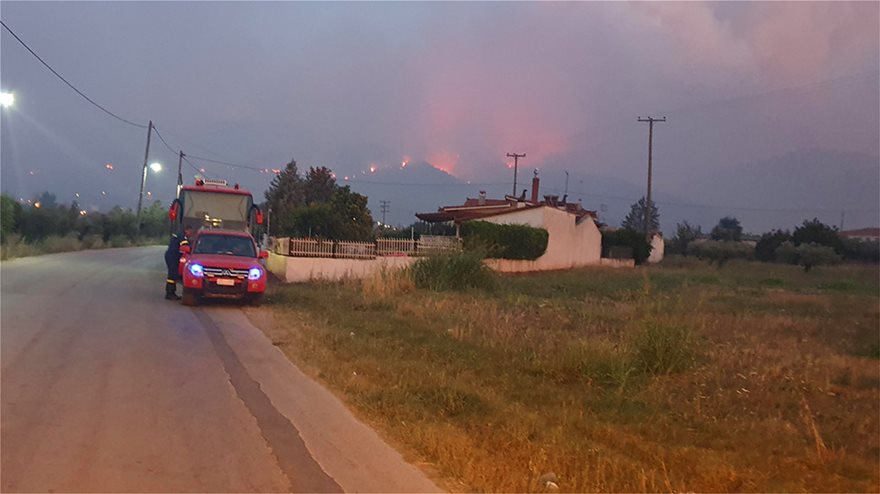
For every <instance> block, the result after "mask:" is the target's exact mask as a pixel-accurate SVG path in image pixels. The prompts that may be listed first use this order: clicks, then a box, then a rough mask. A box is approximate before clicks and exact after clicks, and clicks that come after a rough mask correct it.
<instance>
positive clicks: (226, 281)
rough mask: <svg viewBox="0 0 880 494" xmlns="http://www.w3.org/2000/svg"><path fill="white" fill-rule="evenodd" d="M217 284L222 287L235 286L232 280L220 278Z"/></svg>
mask: <svg viewBox="0 0 880 494" xmlns="http://www.w3.org/2000/svg"><path fill="white" fill-rule="evenodd" d="M217 284H218V285H221V286H235V280H231V279H228V278H218V279H217Z"/></svg>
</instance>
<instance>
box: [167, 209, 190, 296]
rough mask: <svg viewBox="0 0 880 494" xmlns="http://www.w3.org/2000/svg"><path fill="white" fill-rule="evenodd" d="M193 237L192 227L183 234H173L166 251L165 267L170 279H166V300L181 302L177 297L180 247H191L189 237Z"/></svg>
mask: <svg viewBox="0 0 880 494" xmlns="http://www.w3.org/2000/svg"><path fill="white" fill-rule="evenodd" d="M190 235H192V227H191V226H187V227H186V228H184V229H183V232H182V233H172V234H171V240H170V241H169V242H168V249H167V250H166V251H165V266H167V267H168V277H167V278H166V279H165V299H166V300H180V297H179V296H178V295H177V280H178V279H180V272H179V266H178V265H179V263H180V247H181V246H183V245H189V237H190Z"/></svg>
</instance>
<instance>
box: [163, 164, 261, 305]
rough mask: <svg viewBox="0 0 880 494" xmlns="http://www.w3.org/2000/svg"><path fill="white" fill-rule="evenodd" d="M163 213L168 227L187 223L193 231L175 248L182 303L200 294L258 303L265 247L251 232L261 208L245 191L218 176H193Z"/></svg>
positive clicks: (258, 221) (195, 299)
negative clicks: (177, 251)
mask: <svg viewBox="0 0 880 494" xmlns="http://www.w3.org/2000/svg"><path fill="white" fill-rule="evenodd" d="M168 216H169V218H170V219H171V226H172V231H181V230H183V229H184V228H186V227H187V226H189V227H192V229H193V231H195V232H196V233H195V234H194V235H193V238H192V239H190V243H189V245H187V246H182V247H181V249H180V251H181V257H180V274H181V277H182V280H183V298H182V300H183V304H184V305H196V304H197V303H198V302H199V300H200V299H202V298H235V299H244V300H246V301H248V302H250V303H252V304H259V303H260V301H261V299H262V295H263V292H264V291H265V290H266V269H265V267H264V266H263V263H262V262H261V261H262V259H265V258H266V257H268V252H266V251H263V250H260V248H259V245H257V242H256V241H255V240H254V237H253V233H254V228H255V227H256V226H257V225H260V224H262V223H263V213H262V211H260V209H259V208H258V207H257V206H256V205H255V204H254V200H253V196H252V195H251V193H250V192H248V191H246V190H243V189H241V188H240V187H239V186H238V184H235V185H234V186H229V185H228V184H227V183H226V181H223V180H206V179H197V180H196V182H195V184H194V185H191V186H185V187H181V189H180V193H179V194H178V197H177V199H175V200H174V202H172V203H171V208H170V209H169V211H168Z"/></svg>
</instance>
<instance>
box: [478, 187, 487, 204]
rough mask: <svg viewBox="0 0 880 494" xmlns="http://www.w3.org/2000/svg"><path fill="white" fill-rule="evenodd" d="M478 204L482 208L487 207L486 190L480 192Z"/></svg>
mask: <svg viewBox="0 0 880 494" xmlns="http://www.w3.org/2000/svg"><path fill="white" fill-rule="evenodd" d="M477 203H478V204H479V205H480V206H485V205H486V191H485V190H481V191H480V198H479V199H477Z"/></svg>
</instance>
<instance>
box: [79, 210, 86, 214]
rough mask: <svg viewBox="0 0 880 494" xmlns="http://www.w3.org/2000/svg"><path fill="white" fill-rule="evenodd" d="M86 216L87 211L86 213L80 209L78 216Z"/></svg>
mask: <svg viewBox="0 0 880 494" xmlns="http://www.w3.org/2000/svg"><path fill="white" fill-rule="evenodd" d="M86 214H87V211H86V210H85V209H80V210H79V215H80V216H85V215H86Z"/></svg>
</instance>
